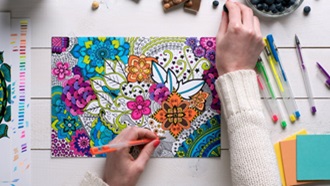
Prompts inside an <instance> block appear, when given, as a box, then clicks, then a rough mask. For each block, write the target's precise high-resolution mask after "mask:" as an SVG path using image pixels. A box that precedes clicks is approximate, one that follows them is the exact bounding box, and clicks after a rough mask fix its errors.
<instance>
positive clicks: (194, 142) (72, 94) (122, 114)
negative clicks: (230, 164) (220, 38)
mask: <svg viewBox="0 0 330 186" xmlns="http://www.w3.org/2000/svg"><path fill="white" fill-rule="evenodd" d="M214 63H215V38H207V37H203V38H198V37H189V38H187V37H150V38H147V37H125V38H124V37H78V38H53V39H52V100H51V106H52V117H51V122H52V125H51V126H52V156H53V157H91V156H93V157H95V155H92V154H91V153H90V148H91V147H96V146H102V145H106V144H108V143H109V142H110V141H111V140H113V139H114V138H115V137H116V136H117V135H118V134H119V133H120V132H121V131H122V130H124V129H125V128H126V127H127V126H136V127H143V128H146V129H149V130H151V131H153V132H155V133H157V135H159V136H166V140H164V143H165V144H166V145H161V146H159V148H157V151H156V152H155V154H154V156H155V157H211V156H220V151H219V150H220V144H221V143H220V136H219V133H220V125H214V124H212V123H214V122H213V120H214V117H216V118H220V116H219V114H218V113H220V100H219V97H218V95H217V94H216V90H215V87H214V82H215V80H216V78H217V71H216V69H215V67H214ZM214 121H215V120H214ZM0 130H1V126H0ZM0 135H1V133H0ZM104 156H105V154H102V155H96V157H104Z"/></svg>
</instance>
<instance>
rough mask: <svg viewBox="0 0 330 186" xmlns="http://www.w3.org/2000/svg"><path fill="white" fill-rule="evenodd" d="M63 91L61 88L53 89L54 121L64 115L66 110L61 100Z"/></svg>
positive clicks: (55, 87)
mask: <svg viewBox="0 0 330 186" xmlns="http://www.w3.org/2000/svg"><path fill="white" fill-rule="evenodd" d="M62 91H63V88H62V87H61V86H54V87H52V121H53V120H54V119H56V118H57V117H58V114H61V113H63V112H64V110H65V108H66V106H65V103H64V102H63V101H62V98H61V95H62Z"/></svg>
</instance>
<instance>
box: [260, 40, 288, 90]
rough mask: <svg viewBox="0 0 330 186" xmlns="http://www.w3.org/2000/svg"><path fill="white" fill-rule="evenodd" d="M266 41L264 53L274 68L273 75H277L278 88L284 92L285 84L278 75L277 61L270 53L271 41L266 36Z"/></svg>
mask: <svg viewBox="0 0 330 186" xmlns="http://www.w3.org/2000/svg"><path fill="white" fill-rule="evenodd" d="M264 43H265V48H264V54H265V56H266V58H267V60H268V62H269V64H270V68H271V69H272V72H273V75H274V77H275V80H276V83H277V86H278V88H279V89H280V91H281V92H284V89H283V85H282V82H281V80H280V77H279V76H278V73H277V71H276V67H275V61H274V58H273V56H272V54H271V53H270V46H269V43H268V41H267V39H266V38H264Z"/></svg>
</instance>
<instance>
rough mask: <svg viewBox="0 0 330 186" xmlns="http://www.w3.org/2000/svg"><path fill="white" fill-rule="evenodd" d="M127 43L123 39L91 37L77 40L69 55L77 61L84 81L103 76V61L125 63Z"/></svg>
mask: <svg viewBox="0 0 330 186" xmlns="http://www.w3.org/2000/svg"><path fill="white" fill-rule="evenodd" d="M129 47H130V45H129V43H128V42H126V41H125V39H124V38H116V37H109V38H108V37H91V38H78V43H77V44H76V45H75V46H74V47H73V49H72V51H71V53H72V55H73V57H75V58H77V59H78V63H77V65H78V66H79V67H80V68H81V70H82V75H83V77H84V78H85V79H89V78H91V77H94V76H100V75H102V74H104V60H105V59H111V60H120V61H122V62H123V63H125V64H126V63H127V60H128V53H129Z"/></svg>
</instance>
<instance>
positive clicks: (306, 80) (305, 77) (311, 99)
mask: <svg viewBox="0 0 330 186" xmlns="http://www.w3.org/2000/svg"><path fill="white" fill-rule="evenodd" d="M295 40H296V49H297V54H298V59H299V62H300V69H301V73H302V76H303V80H304V84H305V88H306V92H307V97H308V102H309V106H310V108H311V112H312V114H315V112H316V106H315V102H314V97H313V93H312V87H311V83H310V81H309V77H308V73H307V67H306V66H305V64H304V60H303V57H302V54H301V47H300V41H299V39H298V36H297V35H296V36H295Z"/></svg>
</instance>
